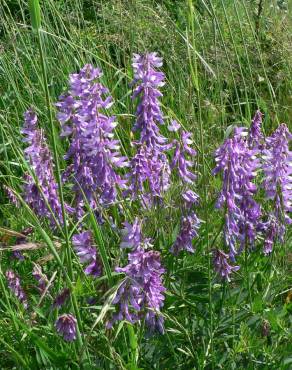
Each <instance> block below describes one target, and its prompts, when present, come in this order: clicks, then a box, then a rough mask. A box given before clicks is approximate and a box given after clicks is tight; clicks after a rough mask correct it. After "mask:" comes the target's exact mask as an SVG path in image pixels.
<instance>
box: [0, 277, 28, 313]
mask: <svg viewBox="0 0 292 370" xmlns="http://www.w3.org/2000/svg"><path fill="white" fill-rule="evenodd" d="M5 276H6V279H7V283H8V287H9V289H10V290H11V292H12V293H13V294H14V295H15V297H16V298H17V299H18V300H19V302H21V303H22V304H23V307H24V308H28V303H27V298H26V294H25V292H24V290H23V289H22V287H21V283H20V279H19V277H18V276H17V275H16V274H15V272H14V271H12V270H7V271H6V274H5Z"/></svg>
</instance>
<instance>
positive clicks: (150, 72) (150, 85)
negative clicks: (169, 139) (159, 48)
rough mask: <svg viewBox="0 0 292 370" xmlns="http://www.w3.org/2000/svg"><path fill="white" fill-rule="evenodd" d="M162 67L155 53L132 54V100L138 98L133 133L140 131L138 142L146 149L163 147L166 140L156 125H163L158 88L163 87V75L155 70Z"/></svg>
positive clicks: (160, 59)
mask: <svg viewBox="0 0 292 370" xmlns="http://www.w3.org/2000/svg"><path fill="white" fill-rule="evenodd" d="M161 66H162V58H159V57H158V56H157V53H149V54H145V55H138V54H134V57H133V69H134V80H133V82H132V84H137V87H136V88H135V90H134V94H133V98H137V97H139V98H140V100H139V104H138V107H137V112H136V117H137V119H136V122H135V125H134V131H140V132H141V137H140V142H141V143H145V144H146V146H147V147H153V148H157V146H160V145H163V144H165V142H166V139H165V138H164V137H163V136H162V135H161V134H160V133H159V127H158V126H157V124H158V123H159V124H163V116H162V112H161V109H160V103H159V98H160V97H161V96H162V94H161V92H160V91H159V87H161V86H163V85H164V78H165V76H164V73H162V72H158V71H157V70H156V68H159V67H161Z"/></svg>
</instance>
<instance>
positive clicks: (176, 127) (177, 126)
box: [167, 120, 181, 132]
mask: <svg viewBox="0 0 292 370" xmlns="http://www.w3.org/2000/svg"><path fill="white" fill-rule="evenodd" d="M180 127H181V126H180V124H179V123H178V122H177V121H175V120H172V121H171V124H170V125H169V126H168V127H167V128H168V130H169V131H172V132H176V131H178V130H179V129H180Z"/></svg>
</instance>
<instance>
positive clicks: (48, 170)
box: [21, 109, 73, 225]
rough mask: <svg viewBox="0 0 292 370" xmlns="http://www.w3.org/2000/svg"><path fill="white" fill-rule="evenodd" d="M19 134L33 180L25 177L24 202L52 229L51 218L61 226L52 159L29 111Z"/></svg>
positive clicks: (70, 209)
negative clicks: (46, 219) (24, 146)
mask: <svg viewBox="0 0 292 370" xmlns="http://www.w3.org/2000/svg"><path fill="white" fill-rule="evenodd" d="M21 132H22V134H23V135H25V138H24V142H26V143H27V144H29V146H28V147H27V148H26V149H25V150H24V153H25V157H26V159H27V161H28V163H29V165H30V166H31V168H32V170H33V172H34V175H35V178H34V177H32V176H31V175H29V174H28V175H26V177H25V180H26V182H25V185H24V189H23V192H24V200H25V201H26V203H27V204H28V205H29V206H30V207H31V208H32V209H33V211H34V212H35V213H36V214H37V215H38V216H40V217H46V218H48V219H49V221H50V223H51V224H52V225H55V218H56V219H57V220H58V221H59V222H61V223H62V209H61V204H60V201H59V197H58V185H57V183H56V180H55V177H54V172H53V160H52V156H51V153H50V150H49V148H48V145H47V143H46V139H45V137H44V132H43V130H42V129H39V128H38V127H37V116H36V114H35V112H34V111H33V110H32V109H30V110H28V111H27V112H26V113H25V119H24V126H23V129H22V131H21ZM65 208H66V210H67V211H68V212H70V213H71V212H72V211H73V210H72V208H71V207H69V206H68V205H65ZM54 217H55V218H54Z"/></svg>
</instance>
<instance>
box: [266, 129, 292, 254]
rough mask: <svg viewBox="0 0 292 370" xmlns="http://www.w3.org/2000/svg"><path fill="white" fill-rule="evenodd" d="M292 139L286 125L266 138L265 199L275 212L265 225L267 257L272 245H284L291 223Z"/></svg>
mask: <svg viewBox="0 0 292 370" xmlns="http://www.w3.org/2000/svg"><path fill="white" fill-rule="evenodd" d="M291 140H292V135H291V133H290V132H289V130H288V127H287V126H286V125H285V124H281V125H280V126H279V127H278V128H277V129H276V130H275V132H274V133H273V134H272V135H271V136H270V137H268V138H266V147H265V149H264V150H263V172H264V175H265V176H264V181H263V188H264V190H265V193H266V198H267V199H268V200H269V201H272V203H273V208H274V210H273V212H271V213H270V215H269V219H268V221H267V223H266V224H265V230H266V243H265V247H264V252H265V254H268V253H270V252H271V251H272V245H273V243H274V242H275V241H276V240H277V239H278V240H280V242H283V238H284V234H285V230H286V225H288V224H291V223H292V220H291V218H290V217H289V213H291V212H292V152H291V151H290V150H289V142H290V141H291Z"/></svg>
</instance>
